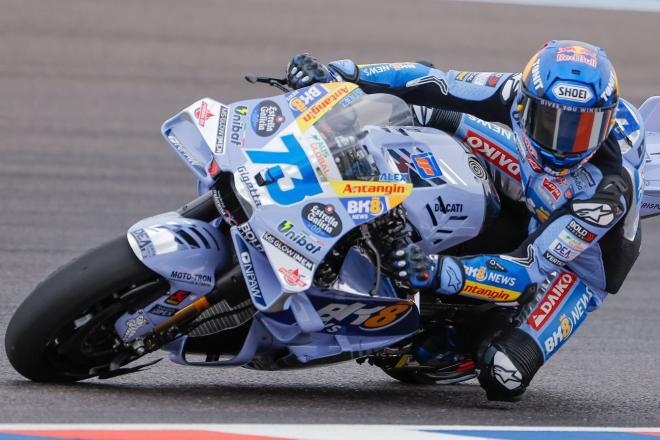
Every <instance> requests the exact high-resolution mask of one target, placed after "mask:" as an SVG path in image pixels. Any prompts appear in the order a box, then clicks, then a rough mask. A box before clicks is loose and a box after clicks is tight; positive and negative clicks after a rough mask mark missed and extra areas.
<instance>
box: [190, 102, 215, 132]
mask: <svg viewBox="0 0 660 440" xmlns="http://www.w3.org/2000/svg"><path fill="white" fill-rule="evenodd" d="M213 116H215V115H214V114H213V113H211V112H210V111H209V106H208V104H207V103H206V102H205V101H202V105H201V107H199V108H196V109H195V117H196V118H197V123H198V124H199V126H200V127H203V126H204V124H206V120H207V119H208V118H212V117H213Z"/></svg>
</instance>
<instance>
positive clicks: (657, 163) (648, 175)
mask: <svg viewBox="0 0 660 440" xmlns="http://www.w3.org/2000/svg"><path fill="white" fill-rule="evenodd" d="M637 119H638V121H639V122H638V123H639V125H640V126H641V128H640V131H641V132H643V133H644V134H645V136H644V139H643V142H644V143H645V145H646V156H645V158H644V160H645V162H646V165H645V168H644V174H643V176H644V185H643V186H644V189H643V191H644V194H643V196H642V203H641V207H640V209H641V212H640V215H641V217H642V218H645V217H653V216H656V215H660V96H653V97H651V98H649V99H647V100H646V101H645V102H644V104H642V106H641V107H640V108H639V117H638V118H637Z"/></svg>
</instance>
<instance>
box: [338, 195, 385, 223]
mask: <svg viewBox="0 0 660 440" xmlns="http://www.w3.org/2000/svg"><path fill="white" fill-rule="evenodd" d="M341 202H342V203H343V204H344V208H346V213H347V214H348V215H349V216H350V217H351V219H353V220H354V221H356V222H358V223H363V222H366V221H368V220H371V219H372V218H375V217H378V216H379V215H381V214H383V213H384V212H385V211H386V210H387V201H386V200H385V197H352V198H350V199H344V198H342V199H341Z"/></svg>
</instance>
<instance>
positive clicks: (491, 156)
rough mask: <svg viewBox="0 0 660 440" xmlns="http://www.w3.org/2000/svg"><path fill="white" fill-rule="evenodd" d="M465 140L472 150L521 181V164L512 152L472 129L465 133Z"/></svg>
mask: <svg viewBox="0 0 660 440" xmlns="http://www.w3.org/2000/svg"><path fill="white" fill-rule="evenodd" d="M465 142H466V143H467V144H468V145H469V146H470V148H472V151H474V152H475V153H477V154H478V155H480V156H482V157H485V158H486V160H488V162H490V163H492V164H493V165H495V166H496V167H497V168H499V169H500V170H502V171H504V172H505V173H506V174H508V175H509V176H511V177H513V178H514V179H516V180H517V181H519V182H520V164H519V163H518V159H516V158H515V157H514V156H513V155H512V154H511V153H509V152H508V151H506V150H504V149H503V148H502V147H500V146H499V145H496V144H494V143H493V142H492V141H489V140H488V139H486V138H484V137H482V136H481V135H479V134H477V133H475V132H474V131H472V130H468V132H467V134H466V135H465Z"/></svg>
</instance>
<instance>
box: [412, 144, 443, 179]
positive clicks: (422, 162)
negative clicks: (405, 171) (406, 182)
mask: <svg viewBox="0 0 660 440" xmlns="http://www.w3.org/2000/svg"><path fill="white" fill-rule="evenodd" d="M410 159H411V160H412V163H413V166H414V167H415V169H416V170H417V172H418V173H419V175H420V177H421V178H422V179H433V178H434V177H440V176H442V171H440V167H439V166H438V162H436V160H435V157H433V153H431V152H430V151H429V152H426V153H419V154H413V155H412V156H411V157H410Z"/></svg>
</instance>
